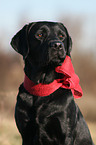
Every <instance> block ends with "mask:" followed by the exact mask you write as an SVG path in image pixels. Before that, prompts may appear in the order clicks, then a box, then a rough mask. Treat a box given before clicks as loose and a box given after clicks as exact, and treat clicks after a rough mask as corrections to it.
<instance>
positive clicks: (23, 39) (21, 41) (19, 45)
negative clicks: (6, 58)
mask: <svg viewBox="0 0 96 145" xmlns="http://www.w3.org/2000/svg"><path fill="white" fill-rule="evenodd" d="M32 25H33V23H30V24H29V25H25V26H24V27H23V28H22V29H21V30H20V31H19V32H17V34H16V35H15V36H14V37H13V38H12V40H11V46H12V47H13V48H14V50H15V51H17V52H18V53H20V54H21V55H22V56H23V58H24V59H25V58H26V57H27V55H28V52H29V48H28V32H29V29H30V28H31V27H32Z"/></svg>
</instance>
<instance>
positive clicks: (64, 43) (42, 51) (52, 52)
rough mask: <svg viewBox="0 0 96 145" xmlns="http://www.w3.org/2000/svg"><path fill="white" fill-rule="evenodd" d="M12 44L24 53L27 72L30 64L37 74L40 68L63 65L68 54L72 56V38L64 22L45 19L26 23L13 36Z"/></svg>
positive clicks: (19, 51)
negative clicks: (46, 20)
mask: <svg viewBox="0 0 96 145" xmlns="http://www.w3.org/2000/svg"><path fill="white" fill-rule="evenodd" d="M11 45H12V47H13V48H14V49H15V50H16V51H17V52H18V53H20V54H21V55H23V58H24V60H25V67H26V69H27V70H26V69H25V72H26V73H27V72H28V68H27V66H26V65H27V64H30V65H31V67H32V69H33V72H34V74H35V73H36V72H37V71H38V70H39V72H40V68H46V66H52V67H56V66H58V65H61V64H62V62H63V61H64V59H65V57H66V55H68V56H70V51H71V48H72V40H71V38H70V36H69V34H68V31H67V29H66V28H65V26H64V25H63V24H62V23H57V22H45V21H44V22H36V23H30V24H28V25H25V26H24V27H23V28H22V29H21V30H20V31H19V32H18V33H17V34H16V35H15V36H14V37H13V39H12V41H11ZM34 66H35V67H34ZM29 67H30V66H29ZM33 67H34V68H33ZM34 69H35V71H34ZM31 79H32V78H31Z"/></svg>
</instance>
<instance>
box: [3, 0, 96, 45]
mask: <svg viewBox="0 0 96 145" xmlns="http://www.w3.org/2000/svg"><path fill="white" fill-rule="evenodd" d="M61 15H62V16H63V15H77V16H80V15H81V16H87V18H88V17H89V18H91V19H92V23H94V22H96V0H0V39H2V38H3V37H4V34H3V33H4V32H5V33H6V32H7V34H6V38H5V40H6V43H5V44H7V42H8V41H9V40H10V38H11V36H13V35H14V33H16V31H17V30H18V29H19V23H20V20H21V21H22V20H23V18H24V19H25V20H26V22H27V21H28V22H31V21H38V20H50V21H58V18H59V17H60V16H61ZM25 20H24V21H25ZM95 24H96V23H95ZM87 27H88V26H87ZM90 27H91V23H90V21H89V29H90ZM95 30H96V28H95ZM93 31H94V30H93ZM3 39H4V38H3Z"/></svg>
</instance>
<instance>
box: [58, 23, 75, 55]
mask: <svg viewBox="0 0 96 145" xmlns="http://www.w3.org/2000/svg"><path fill="white" fill-rule="evenodd" d="M60 25H62V26H63V28H64V29H65V31H66V34H67V53H66V54H67V55H68V56H70V57H71V54H70V52H71V50H72V39H71V37H70V35H69V33H68V30H67V28H66V27H65V26H64V25H63V24H62V23H60Z"/></svg>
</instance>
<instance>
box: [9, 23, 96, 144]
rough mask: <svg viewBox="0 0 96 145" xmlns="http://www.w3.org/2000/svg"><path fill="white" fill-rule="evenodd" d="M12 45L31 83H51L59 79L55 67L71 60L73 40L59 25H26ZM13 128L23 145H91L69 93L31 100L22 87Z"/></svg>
mask: <svg viewBox="0 0 96 145" xmlns="http://www.w3.org/2000/svg"><path fill="white" fill-rule="evenodd" d="M11 45H12V46H13V48H14V49H15V50H16V51H17V52H18V53H20V54H21V55H22V56H23V59H24V62H25V68H24V71H25V74H26V75H27V76H28V77H29V78H30V79H31V80H32V81H33V82H34V83H46V84H49V83H51V82H52V81H53V80H54V79H57V78H59V77H60V75H58V74H57V73H56V72H55V67H56V66H59V65H61V64H62V62H63V61H64V59H65V57H66V55H68V56H70V57H71V55H70V51H71V48H72V40H71V37H70V36H69V34H68V31H67V29H66V28H65V27H64V26H63V24H61V23H56V22H36V23H30V24H29V25H25V26H24V27H23V28H22V29H21V30H20V31H19V32H18V33H17V34H16V35H15V36H14V37H13V39H12V41H11ZM15 119H16V124H17V127H18V129H19V132H20V133H21V136H22V140H23V145H93V142H92V139H91V136H90V132H89V129H88V127H87V125H86V123H85V120H84V118H83V116H82V114H81V112H80V110H79V108H78V106H77V105H76V103H75V102H74V98H73V96H72V93H71V90H68V89H62V88H60V89H58V90H57V91H55V92H54V93H52V94H51V95H49V96H46V97H38V96H33V95H31V94H30V93H28V92H27V91H26V90H25V88H24V87H23V84H22V85H21V86H20V88H19V93H18V96H17V103H16V111H15Z"/></svg>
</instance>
